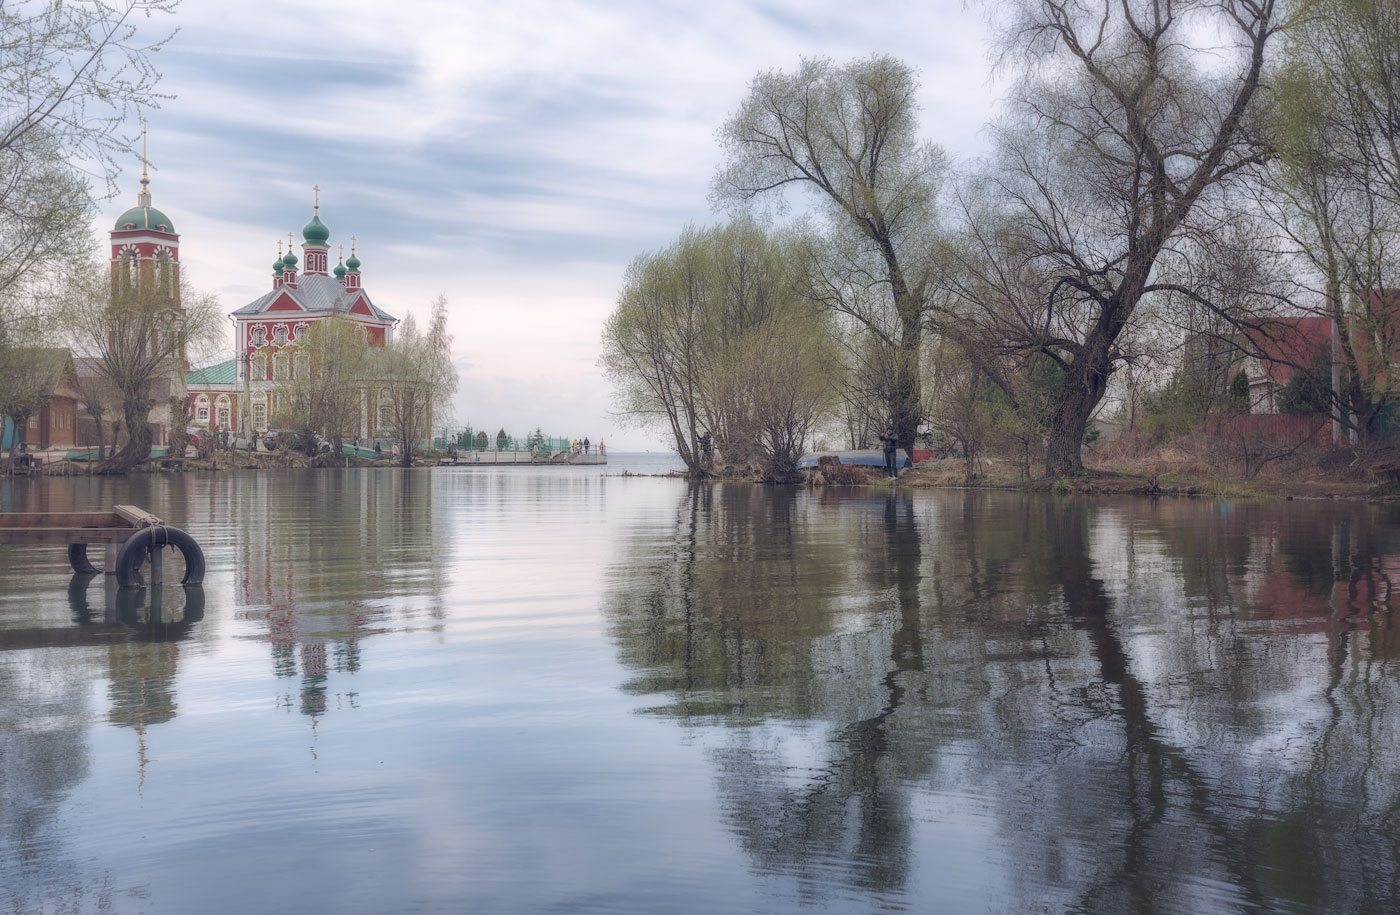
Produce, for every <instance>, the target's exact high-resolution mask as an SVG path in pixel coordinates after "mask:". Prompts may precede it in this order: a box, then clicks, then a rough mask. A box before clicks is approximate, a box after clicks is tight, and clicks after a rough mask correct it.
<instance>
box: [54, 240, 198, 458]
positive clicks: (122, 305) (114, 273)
mask: <svg viewBox="0 0 1400 915" xmlns="http://www.w3.org/2000/svg"><path fill="white" fill-rule="evenodd" d="M180 287H181V288H180V289H179V291H178V293H177V290H176V288H175V286H174V277H173V271H171V270H169V269H162V270H157V269H151V265H149V264H140V265H138V264H135V263H119V264H117V265H115V266H114V267H112V268H111V269H108V268H106V267H95V268H92V269H91V270H89V271H88V272H87V273H85V274H82V275H80V276H79V277H78V278H77V279H76V280H75V281H74V283H73V284H72V286H71V288H70V290H69V292H68V293H67V295H66V299H65V301H64V302H62V304H61V306H60V309H59V314H58V316H57V317H58V320H59V321H60V322H61V324H62V326H63V327H64V329H65V331H66V332H67V334H68V336H69V339H70V340H71V341H72V346H73V350H74V352H75V353H76V354H78V355H79V356H86V357H89V358H91V359H93V360H94V362H93V365H94V366H95V367H96V369H97V373H98V374H99V375H100V376H101V377H102V378H103V379H104V380H105V381H106V382H107V383H108V384H109V385H111V387H112V389H113V390H114V391H115V392H116V393H117V395H118V397H119V398H120V402H121V416H122V422H123V425H124V426H125V428H126V433H127V439H126V443H125V445H124V446H123V447H122V449H121V450H120V451H117V452H115V453H114V454H113V455H112V456H111V457H109V458H108V459H107V460H106V461H104V462H103V463H102V465H101V466H100V467H99V472H102V473H125V472H126V471H128V470H130V469H131V468H132V467H134V466H136V464H138V463H140V462H141V461H144V460H145V459H146V458H147V457H148V456H149V455H150V451H151V442H152V437H151V430H150V426H149V422H150V417H151V410H152V408H154V407H156V406H157V405H158V404H165V403H168V402H169V401H170V400H171V399H179V400H183V398H184V373H185V370H186V368H187V366H188V362H187V355H188V354H189V353H190V352H192V351H198V350H200V349H202V348H204V347H207V346H210V345H212V344H217V343H218V342H220V338H221V326H220V325H221V322H220V315H219V308H218V300H217V299H216V298H215V297H214V296H212V295H208V294H205V293H200V292H197V291H195V290H194V289H192V288H191V287H190V286H189V285H188V283H187V282H186V280H185V273H184V272H183V271H182V272H181V274H180ZM172 431H173V426H172ZM181 431H183V427H181Z"/></svg>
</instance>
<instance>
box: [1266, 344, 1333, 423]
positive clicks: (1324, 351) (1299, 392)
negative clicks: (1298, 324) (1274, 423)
mask: <svg viewBox="0 0 1400 915" xmlns="http://www.w3.org/2000/svg"><path fill="white" fill-rule="evenodd" d="M1332 403H1333V400H1332V359H1331V355H1330V354H1329V352H1328V347H1327V346H1325V345H1324V346H1319V347H1317V349H1315V350H1314V351H1313V355H1312V360H1311V361H1310V362H1309V363H1308V366H1307V368H1305V369H1301V370H1299V371H1295V372H1294V373H1293V375H1292V376H1291V377H1289V379H1288V383H1287V384H1285V385H1284V386H1283V389H1282V390H1281V391H1279V394H1278V411H1279V412H1280V413H1294V414H1298V413H1326V412H1328V411H1329V410H1330V409H1331V406H1332Z"/></svg>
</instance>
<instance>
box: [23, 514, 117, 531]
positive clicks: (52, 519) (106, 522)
mask: <svg viewBox="0 0 1400 915" xmlns="http://www.w3.org/2000/svg"><path fill="white" fill-rule="evenodd" d="M27 527H122V528H127V529H128V531H129V530H130V527H131V524H130V522H128V521H127V520H126V519H125V518H123V517H122V516H121V515H119V514H117V513H116V512H0V529H5V528H27Z"/></svg>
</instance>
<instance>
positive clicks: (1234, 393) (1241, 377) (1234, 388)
mask: <svg viewBox="0 0 1400 915" xmlns="http://www.w3.org/2000/svg"><path fill="white" fill-rule="evenodd" d="M1230 409H1231V410H1232V411H1233V412H1235V413H1248V412H1249V376H1248V375H1246V374H1245V373H1244V369H1240V370H1239V371H1238V372H1236V373H1235V377H1234V378H1232V379H1230Z"/></svg>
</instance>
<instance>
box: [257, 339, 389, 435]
mask: <svg viewBox="0 0 1400 915" xmlns="http://www.w3.org/2000/svg"><path fill="white" fill-rule="evenodd" d="M297 344H298V345H297V346H296V347H295V351H294V353H293V355H292V367H293V369H292V374H291V378H290V379H288V380H287V382H286V383H285V384H283V385H281V386H280V387H279V395H278V398H277V399H278V401H279V402H280V404H281V405H282V414H281V417H280V423H281V425H282V426H283V427H284V428H288V429H296V430H299V431H300V432H301V436H300V440H301V443H302V446H303V448H304V449H306V450H307V452H308V453H314V450H315V443H316V433H322V434H324V435H325V436H326V437H328V438H329V439H330V440H331V444H332V447H333V448H334V451H335V453H336V454H339V453H340V451H341V447H342V445H343V443H344V436H345V433H346V432H347V431H349V430H352V429H355V428H357V427H358V425H359V419H360V406H361V402H362V399H363V397H364V392H365V390H366V388H367V387H368V386H370V384H371V381H372V379H371V377H370V373H371V364H372V353H371V351H370V346H369V342H368V339H367V337H366V335H365V331H364V327H363V325H361V324H360V323H359V322H358V321H355V320H354V319H352V318H348V317H345V316H343V315H335V316H333V317H330V318H323V319H321V320H319V321H314V322H312V323H311V325H310V326H309V327H307V329H306V331H305V333H304V335H303V336H302V337H301V338H300V339H299V340H298V341H297Z"/></svg>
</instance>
